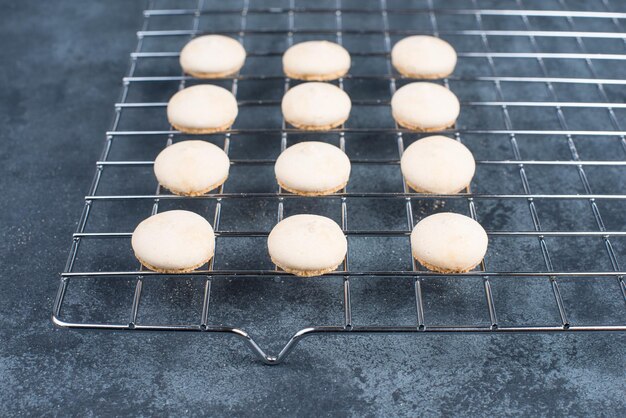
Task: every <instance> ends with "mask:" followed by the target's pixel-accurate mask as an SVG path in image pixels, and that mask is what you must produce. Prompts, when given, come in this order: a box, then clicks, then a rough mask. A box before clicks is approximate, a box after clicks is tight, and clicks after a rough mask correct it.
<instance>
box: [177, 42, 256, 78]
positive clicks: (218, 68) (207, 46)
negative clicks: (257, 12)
mask: <svg viewBox="0 0 626 418" xmlns="http://www.w3.org/2000/svg"><path fill="white" fill-rule="evenodd" d="M245 60H246V50H245V49H243V46H241V44H240V43H239V42H237V41H236V40H235V39H233V38H229V37H228V36H222V35H206V36H199V37H197V38H194V39H192V40H191V41H189V43H187V45H185V46H184V47H183V49H182V51H180V66H181V67H182V68H183V71H184V72H185V73H187V74H191V75H192V76H194V77H197V78H220V77H226V76H229V75H232V74H235V73H236V72H238V71H239V70H240V69H241V67H243V63H244V62H245Z"/></svg>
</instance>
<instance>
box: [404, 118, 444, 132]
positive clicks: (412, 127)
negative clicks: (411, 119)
mask: <svg viewBox="0 0 626 418" xmlns="http://www.w3.org/2000/svg"><path fill="white" fill-rule="evenodd" d="M393 118H394V120H395V121H396V122H397V123H398V125H400V126H401V127H403V128H406V129H410V130H412V131H417V132H438V131H443V130H446V129H448V128H454V123H455V122H456V121H455V122H452V123H451V124H449V125H444V126H436V127H434V128H424V127H423V126H417V125H412V124H410V123H406V122H404V121H402V120H400V119H397V118H396V117H395V116H394V117H393Z"/></svg>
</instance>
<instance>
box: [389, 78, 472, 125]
mask: <svg viewBox="0 0 626 418" xmlns="http://www.w3.org/2000/svg"><path fill="white" fill-rule="evenodd" d="M460 110H461V105H460V103H459V99H457V97H456V96H455V95H454V93H452V92H451V91H450V90H448V89H447V88H445V87H444V86H440V85H439V84H435V83H427V82H419V83H409V84H407V85H405V86H403V87H401V88H400V89H398V91H396V92H395V94H394V95H393V97H392V98H391V113H392V115H393V118H394V119H395V120H396V122H398V125H400V126H402V127H405V128H407V129H413V130H416V131H426V132H428V131H439V130H442V129H446V128H449V127H451V126H453V125H454V123H455V122H456V118H457V117H458V116H459V112H460Z"/></svg>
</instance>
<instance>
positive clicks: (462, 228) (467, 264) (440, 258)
mask: <svg viewBox="0 0 626 418" xmlns="http://www.w3.org/2000/svg"><path fill="white" fill-rule="evenodd" d="M488 241H489V239H488V238H487V233H486V232H485V230H484V229H483V227H482V226H481V225H480V224H479V223H478V222H476V221H475V220H473V219H472V218H470V217H467V216H463V215H459V214H457V213H437V214H435V215H430V216H428V217H426V218H424V219H422V220H421V221H419V222H418V224H417V225H415V228H413V232H411V249H412V252H413V257H415V259H416V260H417V261H419V263H420V264H422V265H423V266H424V267H426V268H427V269H429V270H432V271H437V272H440V273H465V272H467V271H470V270H472V269H473V268H474V267H476V266H477V265H478V264H480V262H481V261H482V259H483V258H484V257H485V253H486V252H487V244H488Z"/></svg>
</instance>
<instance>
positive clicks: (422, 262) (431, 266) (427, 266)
mask: <svg viewBox="0 0 626 418" xmlns="http://www.w3.org/2000/svg"><path fill="white" fill-rule="evenodd" d="M413 257H415V254H413ZM415 259H416V260H417V262H418V263H420V264H421V265H422V266H424V267H426V268H427V269H428V270H430V271H434V272H437V273H444V274H446V273H450V274H452V273H467V272H468V271H471V270H474V269H475V268H476V266H478V265H479V264H480V261H479V262H478V263H477V264H475V265H473V266H471V267H468V268H466V269H451V270H449V269H444V268H441V267H437V266H434V265H432V264H429V263H426V262H424V261H422V260H420V259H419V258H417V257H415ZM481 261H482V260H481Z"/></svg>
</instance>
